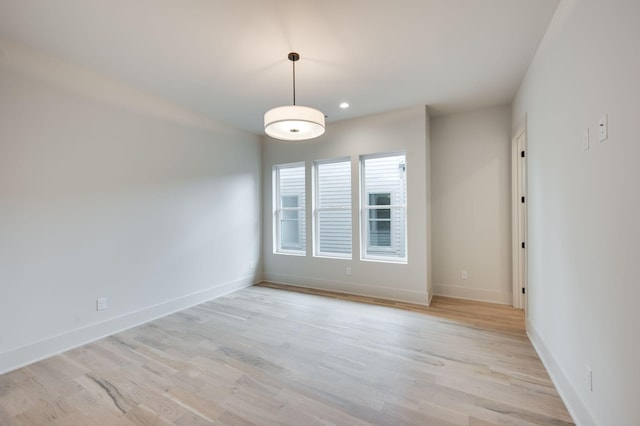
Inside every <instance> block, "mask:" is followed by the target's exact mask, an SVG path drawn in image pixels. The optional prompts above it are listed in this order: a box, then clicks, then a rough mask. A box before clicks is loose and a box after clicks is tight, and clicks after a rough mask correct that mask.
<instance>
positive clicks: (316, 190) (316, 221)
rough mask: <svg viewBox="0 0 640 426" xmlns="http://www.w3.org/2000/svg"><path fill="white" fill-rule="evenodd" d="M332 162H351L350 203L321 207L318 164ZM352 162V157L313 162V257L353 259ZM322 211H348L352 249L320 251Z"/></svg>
mask: <svg viewBox="0 0 640 426" xmlns="http://www.w3.org/2000/svg"><path fill="white" fill-rule="evenodd" d="M332 163H348V164H349V185H350V186H349V195H350V197H349V198H350V205H349V206H339V207H320V199H319V197H320V187H319V184H320V179H319V176H318V166H320V165H322V164H332ZM352 168H353V165H352V162H351V157H338V158H329V159H324V160H315V161H314V162H313V176H312V180H313V186H312V188H313V200H312V202H313V257H323V258H330V259H348V260H351V259H353V191H352V189H353V188H352V186H351V185H352V180H353V179H352V177H353V176H352V174H351V173H352ZM321 211H348V212H349V219H350V220H351V235H349V242H350V243H351V251H350V252H349V253H334V252H323V251H320V212H321Z"/></svg>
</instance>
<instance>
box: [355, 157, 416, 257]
mask: <svg viewBox="0 0 640 426" xmlns="http://www.w3.org/2000/svg"><path fill="white" fill-rule="evenodd" d="M400 155H402V156H404V173H405V175H404V186H405V200H404V201H405V203H404V204H394V195H393V192H391V197H390V198H391V200H390V202H391V204H390V205H389V206H386V205H385V206H380V207H377V206H373V207H372V206H370V205H369V194H376V193H382V191H371V192H369V191H368V190H367V185H366V179H365V173H366V171H365V161H366V160H369V159H376V158H385V157H395V156H400ZM359 163H360V260H361V261H371V262H384V263H400V264H407V263H408V262H409V241H408V225H409V223H408V220H407V204H408V203H407V198H408V182H407V181H408V179H407V163H408V159H407V153H406V152H405V151H395V152H384V153H377V154H363V155H360V161H359ZM395 201H397V200H395ZM379 208H385V209H387V208H388V209H390V211H391V238H392V244H391V248H390V249H388V250H385V248H384V247H379V246H369V210H372V209H379ZM397 209H402V210H403V215H404V245H405V247H404V256H403V257H399V256H385V255H384V254H368V249H369V247H375V248H376V250H378V251H389V253H391V252H393V251H395V250H397V247H396V248H395V250H393V248H394V241H395V238H396V237H397V233H396V231H395V226H393V211H394V210H397Z"/></svg>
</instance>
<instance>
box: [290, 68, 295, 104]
mask: <svg viewBox="0 0 640 426" xmlns="http://www.w3.org/2000/svg"><path fill="white" fill-rule="evenodd" d="M291 63H292V64H293V104H294V105H295V104H296V61H291Z"/></svg>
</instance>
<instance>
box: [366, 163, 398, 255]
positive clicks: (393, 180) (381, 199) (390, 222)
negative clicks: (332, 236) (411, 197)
mask: <svg viewBox="0 0 640 426" xmlns="http://www.w3.org/2000/svg"><path fill="white" fill-rule="evenodd" d="M405 158H406V156H405V155H404V154H392V155H384V156H383V155H377V156H363V157H361V171H362V206H363V208H362V232H361V235H362V242H361V245H362V258H363V259H370V260H387V261H401V262H402V261H406V260H407V230H406V223H407V185H406V162H405Z"/></svg>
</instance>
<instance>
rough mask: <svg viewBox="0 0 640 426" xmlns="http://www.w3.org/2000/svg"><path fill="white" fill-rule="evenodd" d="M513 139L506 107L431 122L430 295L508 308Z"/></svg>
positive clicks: (457, 114)
mask: <svg viewBox="0 0 640 426" xmlns="http://www.w3.org/2000/svg"><path fill="white" fill-rule="evenodd" d="M510 134H511V110H510V107H509V106H502V107H494V108H486V109H481V110H476V111H472V112H465V113H456V114H450V115H445V116H436V117H432V118H431V153H432V157H431V179H432V183H431V185H432V199H431V201H432V213H433V239H432V244H433V285H434V291H435V294H438V295H443V296H452V297H460V298H465V299H475V300H483V301H488V302H495V303H505V304H511V298H512V285H511V281H512V280H511V141H510ZM462 270H466V271H467V272H468V279H466V280H463V279H462V278H461V271H462Z"/></svg>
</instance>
